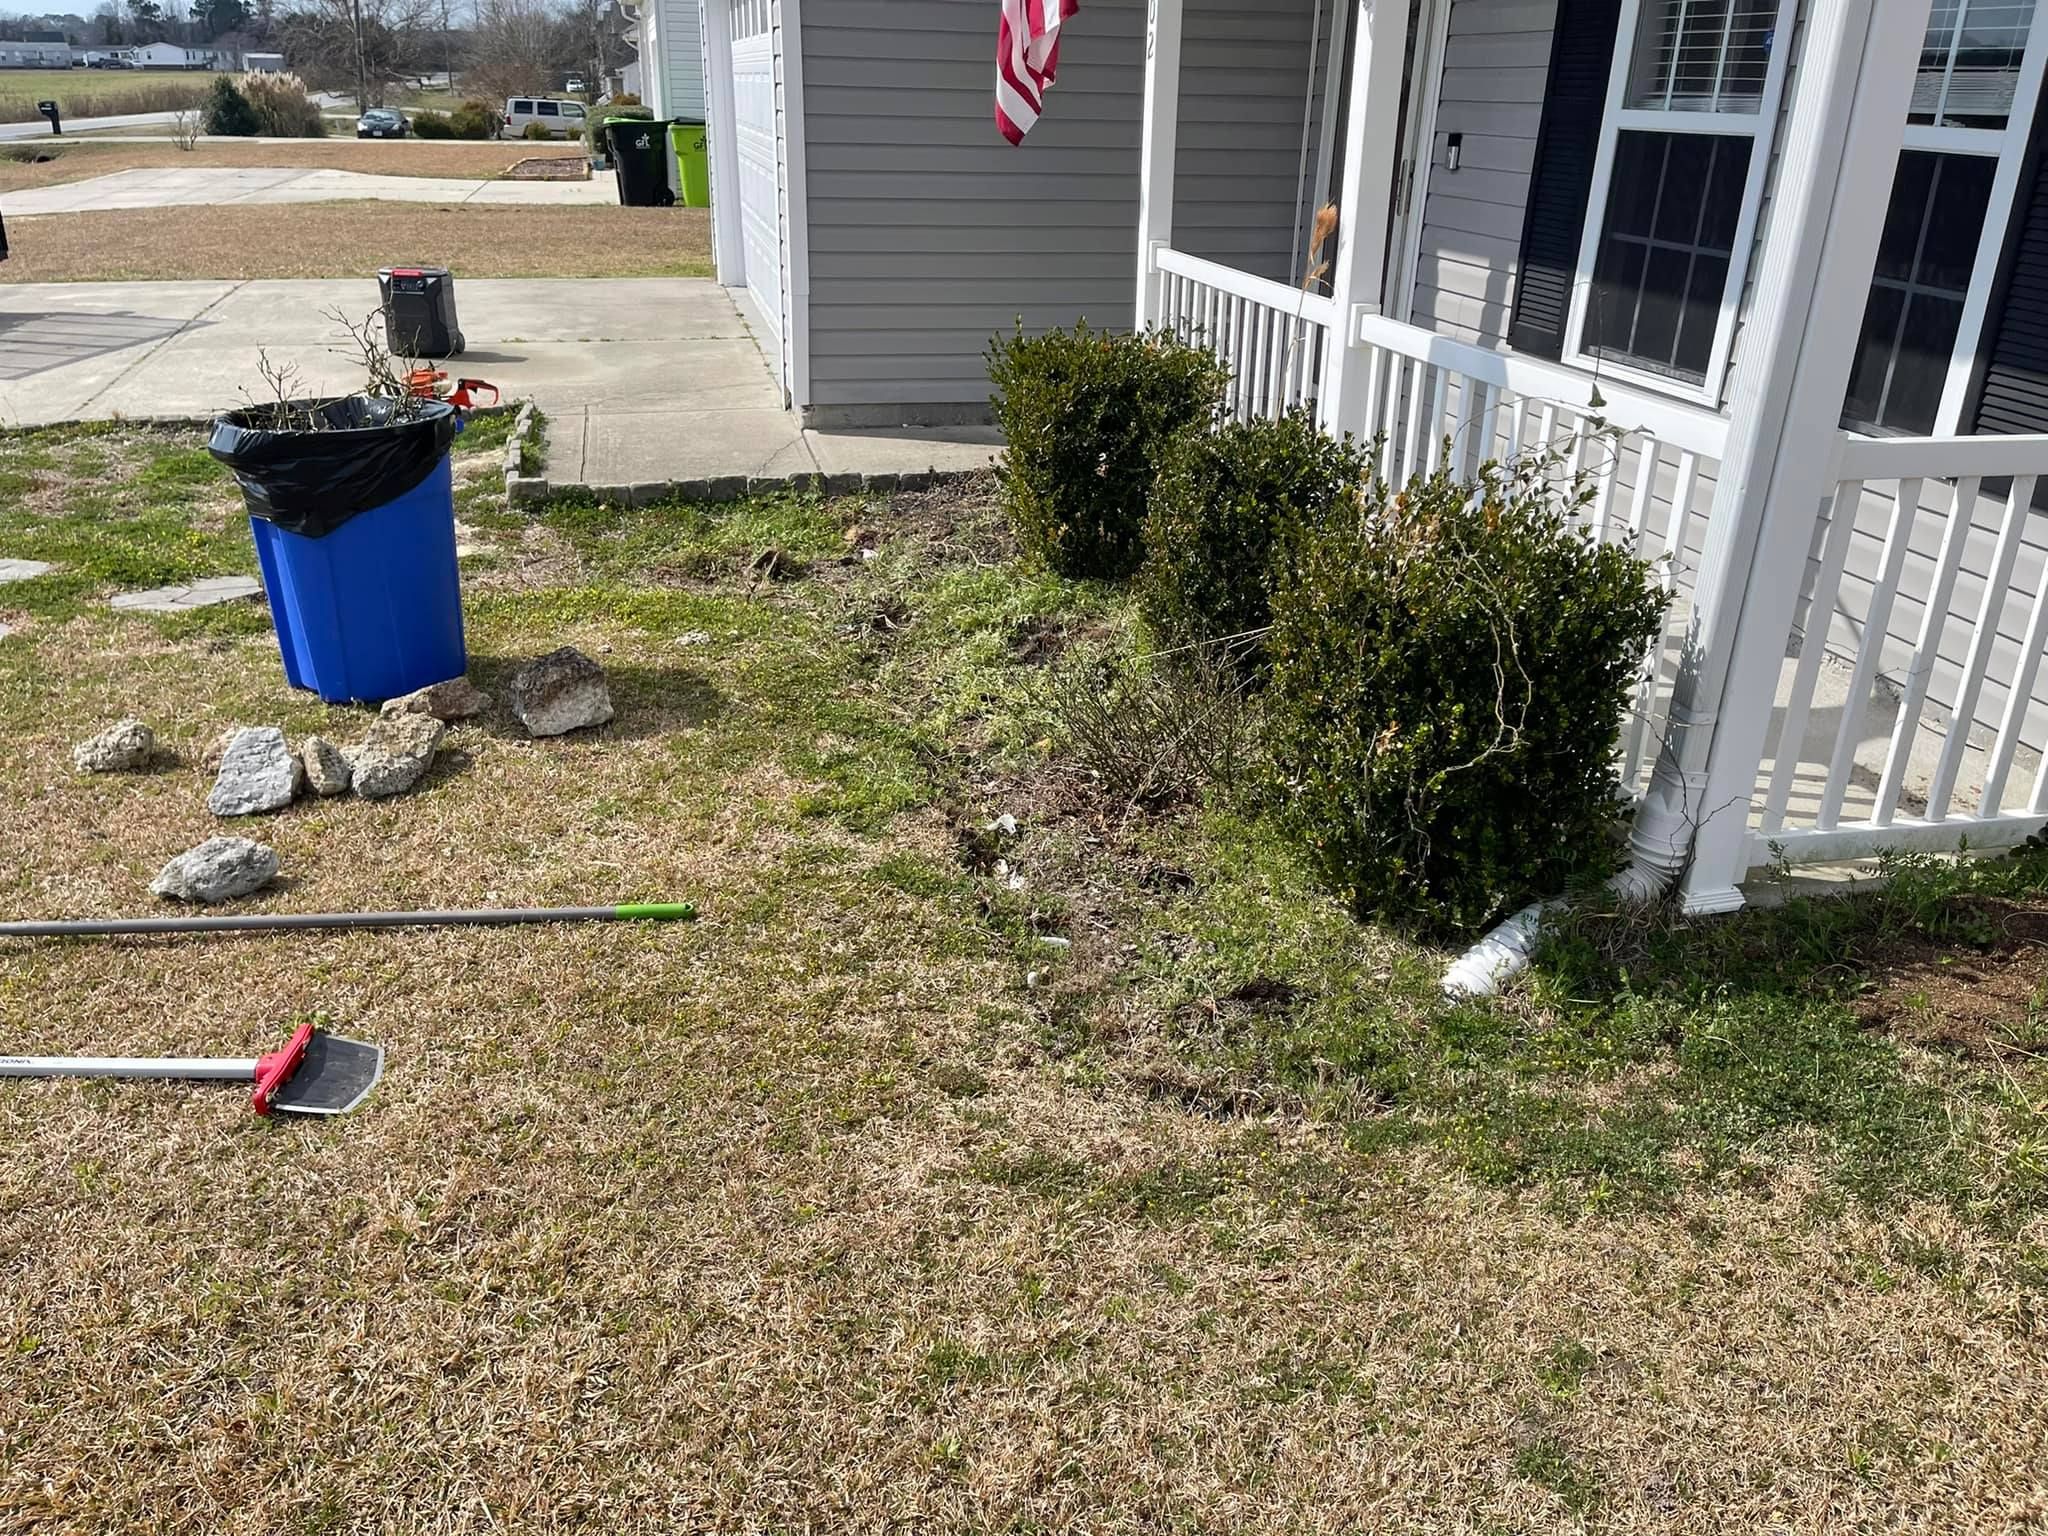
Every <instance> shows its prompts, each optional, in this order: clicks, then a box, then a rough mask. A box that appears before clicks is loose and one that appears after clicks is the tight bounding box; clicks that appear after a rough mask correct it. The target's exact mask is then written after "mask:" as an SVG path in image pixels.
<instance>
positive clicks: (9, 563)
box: [0, 560, 57, 583]
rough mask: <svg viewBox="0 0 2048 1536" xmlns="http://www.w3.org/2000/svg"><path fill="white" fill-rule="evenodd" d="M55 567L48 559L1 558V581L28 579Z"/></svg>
mask: <svg viewBox="0 0 2048 1536" xmlns="http://www.w3.org/2000/svg"><path fill="white" fill-rule="evenodd" d="M55 569H57V567H55V566H54V565H52V564H50V563H49V562H48V561H47V560H0V583H5V582H10V581H27V580H28V579H29V578H30V577H31V576H41V575H43V574H45V573H46V572H49V571H54V570H55Z"/></svg>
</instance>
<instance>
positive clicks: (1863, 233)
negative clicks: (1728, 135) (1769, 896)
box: [1630, 0, 1928, 912]
mask: <svg viewBox="0 0 2048 1536" xmlns="http://www.w3.org/2000/svg"><path fill="white" fill-rule="evenodd" d="M1927 15H1928V0H1813V7H1812V10H1811V12H1810V14H1809V16H1808V19H1807V25H1806V45H1805V52H1804V55H1803V57H1802V58H1801V60H1800V62H1799V71H1798V74H1797V76H1796V77H1795V81H1794V84H1793V88H1792V89H1793V98H1794V99H1793V102H1792V110H1791V117H1790V120H1789V122H1788V124H1787V126H1786V131H1785V138H1784V148H1783V157H1782V162H1781V165H1780V169H1779V179H1778V186H1777V191H1776V194H1775V197H1774V199H1773V202H1772V205H1771V230H1770V235H1769V237H1768V238H1767V240H1766V241H1765V244H1764V249H1763V251H1762V254H1761V259H1760V262H1759V265H1758V270H1757V279H1756V298H1755V302H1754V304H1753V305H1752V308H1751V311H1750V314H1749V317H1748V320H1747V323H1746V324H1745V325H1744V327H1743V331H1742V335H1741V338H1740V340H1739V342H1738V350H1737V357H1736V364H1735V371H1734V376H1733V379H1732V382H1731V385H1730V391H1729V401H1728V411H1729V435H1728V449H1727V454H1726V456H1725V457H1724V459H1723V460H1722V464H1721V473H1720V478H1719V481H1718V483H1717V485H1716V487H1715V491H1714V503H1713V511H1712V515H1711V516H1710V518H1709V520H1708V523H1707V533H1706V542H1705V546H1704V548H1703V550H1702V552H1701V557H1700V572H1699V586H1698V596H1697V601H1696V607H1695V611H1694V618H1693V623H1692V632H1691V634H1690V635H1689V636H1688V637H1687V640H1688V646H1687V651H1686V654H1685V657H1684V660H1683V662H1682V663H1681V673H1680V676H1679V680H1678V684H1677V688H1676V692H1675V694H1674V697H1673V700H1672V708H1671V727H1670V732H1671V733H1670V736H1669V737H1668V738H1667V740H1666V741H1665V743H1664V745H1663V748H1662V751H1661V753H1660V755H1659V757H1658V761H1657V767H1656V772H1655V774H1654V776H1653V778H1652V780H1651V784H1650V791H1649V794H1648V796H1647V797H1646V800H1645V803H1644V805H1643V808H1642V810H1641V811H1640V812H1639V813H1638V815H1637V818H1636V825H1635V829H1634V832H1633V833H1632V835H1631V837H1630V843H1631V845H1632V847H1633V848H1634V850H1635V853H1636V855H1637V857H1638V859H1639V860H1641V861H1642V862H1643V863H1646V864H1648V865H1650V866H1651V867H1652V868H1656V869H1661V870H1664V871H1667V872H1669V873H1672V874H1675V873H1677V872H1678V871H1680V870H1683V871H1684V874H1685V878H1684V884H1683V887H1682V896H1683V899H1684V904H1685V906H1686V909H1687V910H1688V911H1694V912H1716V911H1728V910H1732V909H1733V908H1735V907H1738V906H1740V905H1741V904H1742V895H1741V892H1740V891H1739V890H1738V889H1737V882H1739V881H1740V880H1741V879H1742V877H1743V876H1744V874H1745V873H1747V865H1748V857H1747V855H1748V842H1749V812H1750V805H1751V801H1752V800H1753V798H1754V796H1755V791H1756V777H1757V770H1758V767H1759V765H1760V763H1761V760H1762V757H1763V747H1764V736H1765V733H1766V730H1767V729H1768V726H1769V723H1770V719H1771V714H1772V706H1773V702H1774V700H1775V697H1776V693H1777V686H1778V677H1779V673H1780V670H1781V668H1782V666H1783V663H1784V658H1785V644H1786V639H1787V637H1788V635H1789V634H1790V631H1791V627H1792V617H1793V612H1794V610H1795V608H1796V607H1797V605H1798V601H1799V590H1800V586H1801V583H1802V581H1803V580H1804V577H1805V573H1806V559H1807V553H1808V549H1809V544H1810V540H1811V538H1812V534H1813V528H1814V523H1815V521H1816V520H1817V518H1818V517H1819V515H1820V509H1821V506H1822V503H1823V501H1824V499H1825V498H1826V497H1827V496H1829V495H1830V494H1831V493H1832V492H1833V490H1834V483H1835V467H1836V463H1837V459H1838V449H1839V445H1840V443H1841V441H1842V432H1841V417H1842V400H1843V396H1844V394H1845V392H1846V390H1847V388H1848V382H1849V369H1850V365H1851V362H1852V359H1853V353H1854V350H1855V346H1856V338H1857V334H1858V332H1859V330H1860V329H1861V326H1862V323H1863V309H1864V304H1865V301H1866V300H1867V299H1868V297H1869V294H1870V279H1871V274H1872V272H1873V270H1874V269H1875V266H1876V261H1877V242H1878V236H1879V234H1880V233H1881V231H1882V229H1883V226H1884V218H1885V210H1886V207H1887V204H1888V203H1889V200H1890V196H1891V186H1892V177H1893V173H1894V171H1895V170H1896V168H1897V164H1898V158H1899V146H1900V142H1901V140H1902V138H1903V135H1904V130H1905V123H1906V109H1907V106H1908V103H1909V101H1910V98H1911V95H1912V89H1913V76H1914V71H1915V69H1916V68H1917V66H1918V61H1919V56H1920V44H1921V39H1922V37H1923V36H1924V35H1925V33H1926V30H1927ZM1778 35H1779V36H1780V37H1789V36H1790V35H1791V29H1790V28H1789V27H1785V26H1781V27H1780V28H1779V32H1778ZM1688 858H1689V859H1690V862H1689V863H1688Z"/></svg>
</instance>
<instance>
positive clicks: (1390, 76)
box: [1316, 0, 1408, 432]
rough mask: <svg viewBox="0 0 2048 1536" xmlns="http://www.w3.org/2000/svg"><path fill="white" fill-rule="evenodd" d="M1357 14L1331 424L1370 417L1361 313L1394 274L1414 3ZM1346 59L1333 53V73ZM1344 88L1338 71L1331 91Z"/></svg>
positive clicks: (1333, 280) (1367, 6) (1329, 385)
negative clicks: (1390, 233)
mask: <svg viewBox="0 0 2048 1536" xmlns="http://www.w3.org/2000/svg"><path fill="white" fill-rule="evenodd" d="M1357 6H1358V9H1357V14H1356V15H1355V16H1354V17H1353V18H1352V22H1351V48H1352V64H1351V101H1350V104H1349V108H1348V110H1347V111H1346V112H1345V115H1344V176H1343V180H1342V184H1341V185H1340V186H1339V187H1338V189H1337V252H1336V255H1335V257H1334V258H1333V259H1332V260H1331V263H1330V292H1331V293H1332V294H1334V295H1335V296H1336V300H1337V318H1338V324H1339V325H1340V326H1341V327H1342V331H1343V334H1341V335H1339V336H1333V337H1331V338H1330V344H1329V350H1328V352H1327V353H1326V354H1325V355H1324V360H1323V386H1322V390H1321V393H1320V395H1319V396H1318V398H1317V401H1316V412H1317V415H1318V416H1319V417H1320V418H1321V420H1322V424H1323V426H1324V428H1325V429H1326V430H1328V431H1332V432H1343V431H1349V430H1352V429H1354V428H1356V427H1358V426H1359V425H1361V424H1362V423H1363V421H1364V411H1365V369H1366V362H1367V360H1368V356H1369V354H1368V353H1367V351H1366V349H1365V348H1364V347H1362V346H1358V345H1356V344H1355V342H1354V338H1355V337H1356V336H1357V334H1358V321H1359V317H1360V315H1361V314H1372V315H1376V314H1378V313H1379V312H1380V307H1381V297H1380V296H1381V291H1382V290H1383V288H1384V287H1385V285H1386V277H1387V224H1388V220H1389V219H1390V217H1391V216H1392V212H1393V202H1394V173H1395V167H1396V165H1397V163H1398V161H1399V159H1400V153H1401V150H1400V138H1401V71H1402V62H1403V59H1404V56H1405V54H1406V50H1407V41H1408V39H1407V31H1408V7H1407V6H1406V5H1405V4H1402V3H1400V0H1357ZM1341 67H1342V61H1341V60H1335V59H1333V60H1332V61H1331V73H1332V75H1333V76H1335V75H1336V74H1337V72H1338V71H1339V70H1340V69H1341ZM1336 90H1337V85H1336V81H1335V79H1334V78H1333V79H1332V81H1331V84H1330V87H1329V91H1328V92H1327V93H1326V95H1334V94H1335V92H1336Z"/></svg>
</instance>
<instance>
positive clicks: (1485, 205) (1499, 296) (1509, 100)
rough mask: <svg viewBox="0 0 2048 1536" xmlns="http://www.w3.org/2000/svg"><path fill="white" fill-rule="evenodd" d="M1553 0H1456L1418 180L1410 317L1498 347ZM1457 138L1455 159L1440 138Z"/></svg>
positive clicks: (1509, 296)
mask: <svg viewBox="0 0 2048 1536" xmlns="http://www.w3.org/2000/svg"><path fill="white" fill-rule="evenodd" d="M1556 19H1557V5H1556V0H1452V4H1451V15H1450V32H1449V36H1448V38H1447V40H1446V42H1445V45H1444V61H1443V91H1442V97H1441V99H1440V100H1439V102H1438V104H1437V114H1436V132H1435V134H1434V135H1433V136H1432V139H1431V143H1430V152H1429V157H1430V163H1429V166H1428V170H1427V178H1428V179H1427V181H1426V182H1425V183H1424V191H1423V204H1422V239H1421V250H1420V257H1419V259H1418V260H1417V262H1416V269H1415V295H1414V309H1413V311H1412V318H1413V320H1414V322H1415V324H1417V325H1419V326H1423V327H1426V328H1427V329H1429V330H1433V331H1436V332H1438V333H1439V334H1440V335H1444V336H1451V337H1455V338H1456V339H1457V340H1459V341H1469V342H1474V343H1477V344H1479V345H1481V346H1489V347H1497V346H1504V345H1505V344H1506V339H1507V329H1508V309H1509V306H1510V305H1511V304H1513V302H1514V283H1515V264H1516V262H1517V260H1518V259H1519V257H1520V253H1521V248H1522V218H1523V214H1524V211H1525V210H1526V208H1527V206H1528V201H1529V173H1530V170H1531V169H1532V168H1533V166H1534V165H1535V161H1536V134H1537V130H1538V129H1540V128H1541V127H1542V125H1543V86H1544V81H1545V78H1546V77H1547V75H1548V73H1549V66H1550V35H1551V30H1552V28H1553V27H1554V25H1555V24H1556ZM1453 133H1461V134H1463V135H1464V146H1463V151H1462V153H1461V155H1460V160H1459V168H1458V169H1457V170H1456V171H1453V170H1451V169H1449V168H1448V166H1447V165H1446V163H1445V159H1444V153H1445V151H1444V146H1445V144H1446V142H1447V140H1448V136H1449V135H1450V134H1453Z"/></svg>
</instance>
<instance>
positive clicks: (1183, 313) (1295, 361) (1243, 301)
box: [1158, 250, 1337, 421]
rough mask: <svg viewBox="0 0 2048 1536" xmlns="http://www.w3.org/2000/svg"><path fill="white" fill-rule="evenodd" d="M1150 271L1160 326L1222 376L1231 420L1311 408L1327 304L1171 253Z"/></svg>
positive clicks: (1325, 343)
mask: <svg viewBox="0 0 2048 1536" xmlns="http://www.w3.org/2000/svg"><path fill="white" fill-rule="evenodd" d="M1158 271H1159V284H1160V322H1161V323H1162V324H1163V325H1166V326H1168V327H1170V328H1171V329H1172V330H1173V332H1174V334H1176V335H1177V336H1179V337H1180V338H1181V339H1182V340H1183V341H1188V342H1195V343H1199V344H1200V345H1203V346H1206V347H1208V348H1209V350H1210V351H1212V352H1214V353H1215V354H1216V356H1217V357H1218V358H1219V359H1221V361H1222V362H1223V364H1224V366H1225V367H1227V368H1228V369H1229V370H1230V394H1229V409H1230V413H1231V414H1232V415H1233V416H1235V417H1236V418H1237V419H1238V420H1239V421H1248V420H1250V419H1251V418H1252V417H1254V416H1278V415H1280V414H1281V413H1282V412H1284V411H1290V410H1293V409H1294V408H1295V407H1297V406H1304V405H1313V404H1314V403H1315V400H1316V397H1317V394H1318V392H1319V391H1320V389H1321V385H1322V378H1323V367H1324V364H1325V362H1326V360H1327V357H1328V353H1329V347H1330V338H1331V333H1332V331H1333V330H1334V329H1335V326H1336V322H1337V306H1336V302H1335V301H1334V300H1332V299H1330V298H1328V297H1326V296H1325V295H1323V294H1319V293H1310V292H1308V291H1306V290H1304V289H1298V288H1290V287H1288V286H1287V285H1286V284H1285V283H1276V282H1273V281H1272V280H1271V279H1269V278H1263V277H1254V276H1252V275H1251V274H1250V273H1249V272H1239V271H1237V270H1236V269H1234V268H1231V267H1226V266H1224V265H1222V264H1221V263H1220V262H1214V261H1204V260H1203V259H1202V258H1201V257H1199V256H1188V255H1184V254H1183V253H1181V252H1179V251H1173V250H1162V251H1160V252H1159V255H1158Z"/></svg>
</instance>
